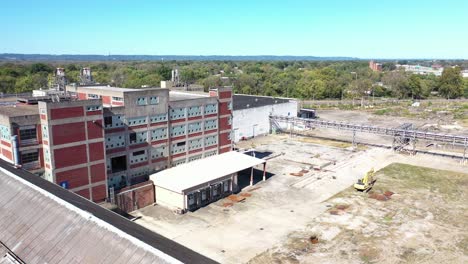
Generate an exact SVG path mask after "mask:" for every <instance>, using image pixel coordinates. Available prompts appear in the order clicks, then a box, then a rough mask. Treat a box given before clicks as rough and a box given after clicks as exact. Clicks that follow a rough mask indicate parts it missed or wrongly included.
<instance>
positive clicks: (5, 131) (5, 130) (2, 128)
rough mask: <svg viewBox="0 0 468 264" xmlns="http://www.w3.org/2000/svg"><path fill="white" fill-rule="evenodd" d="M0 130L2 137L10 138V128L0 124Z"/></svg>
mask: <svg viewBox="0 0 468 264" xmlns="http://www.w3.org/2000/svg"><path fill="white" fill-rule="evenodd" d="M0 131H1V132H2V138H3V139H7V140H10V128H8V127H6V126H2V125H0Z"/></svg>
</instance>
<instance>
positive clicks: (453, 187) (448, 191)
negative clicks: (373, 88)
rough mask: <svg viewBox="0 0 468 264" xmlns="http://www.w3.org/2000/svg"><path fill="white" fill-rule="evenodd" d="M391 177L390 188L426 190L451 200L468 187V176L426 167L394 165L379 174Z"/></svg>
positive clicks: (388, 184)
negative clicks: (443, 195) (446, 196)
mask: <svg viewBox="0 0 468 264" xmlns="http://www.w3.org/2000/svg"><path fill="white" fill-rule="evenodd" d="M379 174H385V175H386V176H387V177H390V178H391V179H392V180H391V182H388V183H387V182H385V181H384V182H382V183H386V184H385V185H387V186H388V187H392V186H393V187H395V186H398V187H402V188H408V189H426V190H430V191H437V192H439V193H441V194H445V195H448V196H449V197H450V198H452V197H459V195H461V190H463V188H467V187H468V174H464V173H459V172H453V171H446V170H436V169H431V168H426V167H419V166H412V165H407V164H401V163H392V164H390V165H388V166H387V167H385V168H383V169H381V170H379V171H378V172H377V179H379Z"/></svg>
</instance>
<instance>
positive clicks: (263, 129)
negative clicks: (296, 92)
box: [232, 100, 298, 142]
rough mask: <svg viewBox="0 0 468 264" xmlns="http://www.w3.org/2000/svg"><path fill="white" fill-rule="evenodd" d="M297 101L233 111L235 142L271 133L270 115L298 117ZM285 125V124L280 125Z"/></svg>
mask: <svg viewBox="0 0 468 264" xmlns="http://www.w3.org/2000/svg"><path fill="white" fill-rule="evenodd" d="M297 110H298V105H297V101H292V100H291V101H290V102H289V103H283V104H276V105H268V106H261V107H255V108H247V109H241V110H234V111H233V122H232V124H233V130H234V131H233V134H234V136H233V141H234V142H238V141H240V140H241V139H242V138H243V137H245V138H251V137H254V136H258V135H265V134H268V133H269V131H270V119H269V118H268V117H269V115H271V114H273V115H283V116H288V115H289V116H292V117H295V116H296V115H297ZM280 125H283V124H280Z"/></svg>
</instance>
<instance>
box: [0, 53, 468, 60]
mask: <svg viewBox="0 0 468 264" xmlns="http://www.w3.org/2000/svg"><path fill="white" fill-rule="evenodd" d="M6 55H22V56H57V57H59V56H96V57H112V56H119V57H137V56H146V57H259V58H260V57H277V58H281V57H285V58H286V57H292V58H301V57H303V58H316V59H317V60H320V59H327V60H331V59H344V60H348V61H352V60H362V61H367V60H374V61H394V60H415V61H420V60H421V61H428V60H434V61H443V60H455V61H457V60H463V61H464V60H468V59H465V58H411V57H406V58H405V57H401V58H398V57H397V58H360V57H354V56H315V55H274V54H257V55H230V54H208V55H197V54H192V55H190V54H182V55H175V54H157V55H155V54H71V53H69V54H52V53H9V52H6V53H0V56H6ZM1 60H2V58H0V61H1Z"/></svg>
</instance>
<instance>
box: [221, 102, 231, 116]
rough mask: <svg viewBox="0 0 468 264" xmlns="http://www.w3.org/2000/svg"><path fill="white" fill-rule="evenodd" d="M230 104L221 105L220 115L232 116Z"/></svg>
mask: <svg viewBox="0 0 468 264" xmlns="http://www.w3.org/2000/svg"><path fill="white" fill-rule="evenodd" d="M228 105H229V102H223V103H219V115H230V114H231V110H229V108H228Z"/></svg>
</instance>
